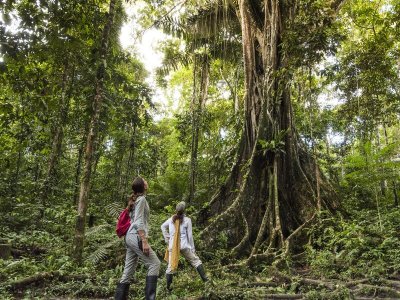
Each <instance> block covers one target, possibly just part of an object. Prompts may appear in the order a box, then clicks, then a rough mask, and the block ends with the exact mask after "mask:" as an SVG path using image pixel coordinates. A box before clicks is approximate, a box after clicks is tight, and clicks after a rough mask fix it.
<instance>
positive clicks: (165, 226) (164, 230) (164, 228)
mask: <svg viewBox="0 0 400 300" xmlns="http://www.w3.org/2000/svg"><path fill="white" fill-rule="evenodd" d="M169 221H170V219H168V220H167V221H165V222H164V223H162V225H161V231H162V234H163V236H164V240H165V242H166V243H167V244H168V243H169V237H170V235H169V230H168V229H169Z"/></svg>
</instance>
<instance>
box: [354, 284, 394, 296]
mask: <svg viewBox="0 0 400 300" xmlns="http://www.w3.org/2000/svg"><path fill="white" fill-rule="evenodd" d="M357 287H359V288H367V289H374V290H376V291H380V292H384V293H389V294H391V296H397V297H400V292H398V291H397V290H395V289H393V288H391V287H387V286H379V285H372V284H364V283H363V284H359V285H357Z"/></svg>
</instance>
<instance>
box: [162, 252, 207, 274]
mask: <svg viewBox="0 0 400 300" xmlns="http://www.w3.org/2000/svg"><path fill="white" fill-rule="evenodd" d="M181 254H182V255H183V257H185V259H186V260H187V261H188V262H189V263H190V264H191V265H192V266H193V268H197V267H198V266H200V265H201V260H200V258H199V257H198V256H197V255H196V252H192V251H191V250H190V249H181ZM171 257H172V255H171V251H169V256H168V260H169V261H168V268H167V271H166V272H165V273H167V274H174V273H175V272H172V270H171Z"/></svg>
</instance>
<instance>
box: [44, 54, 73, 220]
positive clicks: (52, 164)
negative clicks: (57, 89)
mask: <svg viewBox="0 0 400 300" xmlns="http://www.w3.org/2000/svg"><path fill="white" fill-rule="evenodd" d="M68 72H69V65H68V61H66V62H65V63H64V72H63V76H62V81H61V98H60V103H59V105H60V110H59V113H58V117H57V119H56V122H55V124H53V125H54V128H55V131H54V135H53V142H52V147H51V153H50V157H49V162H48V167H47V173H46V178H45V180H44V183H43V186H42V189H41V201H42V209H41V217H42V218H43V217H44V207H45V206H46V204H47V200H48V197H49V194H50V193H51V189H52V187H53V185H54V184H55V182H56V181H57V179H56V169H57V165H58V161H59V158H60V155H61V148H62V143H63V138H64V126H65V124H66V123H67V118H68V111H69V99H70V96H71V95H70V93H67V83H68V80H69V78H68V77H69V76H68ZM73 78H74V72H72V75H71V86H70V88H69V91H72V85H73Z"/></svg>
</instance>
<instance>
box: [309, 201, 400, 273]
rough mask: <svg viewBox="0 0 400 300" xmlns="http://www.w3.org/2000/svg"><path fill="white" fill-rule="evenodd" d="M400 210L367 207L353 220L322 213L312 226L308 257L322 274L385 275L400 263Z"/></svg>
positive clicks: (314, 267) (311, 264)
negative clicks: (399, 232) (380, 209)
mask: <svg viewBox="0 0 400 300" xmlns="http://www.w3.org/2000/svg"><path fill="white" fill-rule="evenodd" d="M399 216H400V212H399V211H398V210H389V209H387V210H384V211H382V212H381V215H378V213H377V212H373V211H370V210H363V211H360V212H359V213H357V214H356V215H354V219H353V220H346V219H343V218H340V217H330V216H328V215H325V214H322V215H321V217H320V219H319V221H318V222H317V223H316V224H315V225H314V226H313V227H312V228H311V229H310V231H309V236H310V245H309V246H308V247H307V249H306V250H307V259H308V262H309V264H310V266H311V268H312V270H313V272H314V273H315V274H317V275H319V276H323V277H330V278H332V277H333V278H338V279H349V278H363V277H367V278H382V277H387V276H389V275H390V274H392V273H393V272H394V271H396V270H397V269H398V268H399V266H400V251H399V249H400V248H399V246H400V239H399V238H398V235H397V234H396V232H398V230H399V228H400V227H399V226H400V223H399Z"/></svg>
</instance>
